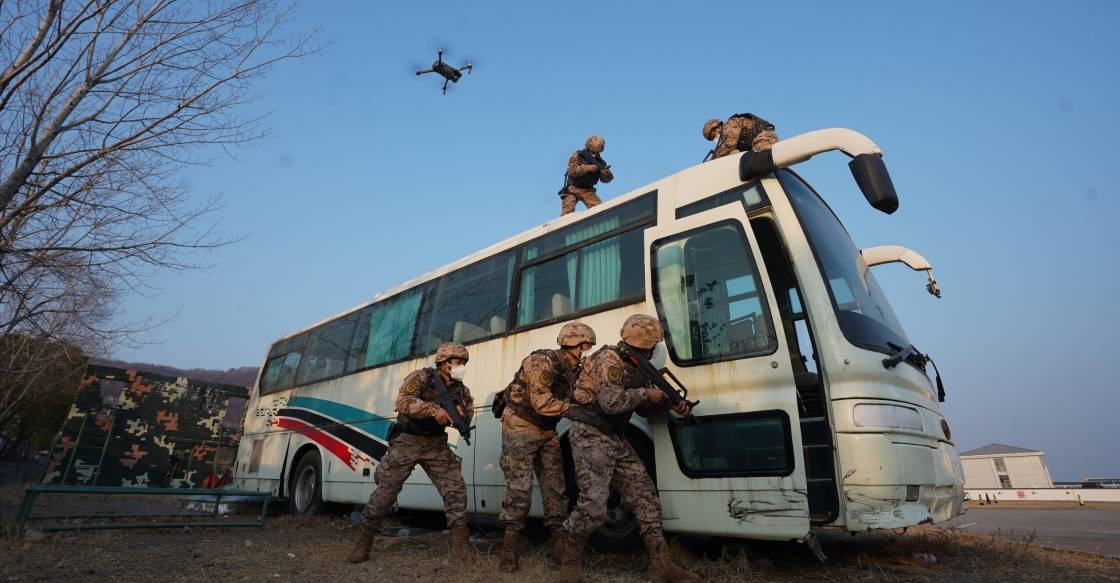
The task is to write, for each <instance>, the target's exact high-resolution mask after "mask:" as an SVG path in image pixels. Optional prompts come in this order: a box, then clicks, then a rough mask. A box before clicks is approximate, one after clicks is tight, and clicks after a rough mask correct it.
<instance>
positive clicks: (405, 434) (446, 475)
mask: <svg viewBox="0 0 1120 583" xmlns="http://www.w3.org/2000/svg"><path fill="white" fill-rule="evenodd" d="M469 359H470V356H469V355H468V354H467V347H466V346H463V345H462V344H456V343H453V342H444V343H443V344H441V345H440V347H439V350H437V351H436V358H435V364H436V366H435V367H434V368H423V369H420V370H417V371H413V372H412V373H410V374H409V375H408V376H407V377H405V379H404V383H402V384H401V389H400V393H399V394H398V395H397V403H396V409H397V426H398V427H399V431H400V433H399V434H397V435H395V436H394V437H392V439H391V440H390V441H389V449H388V451H386V452H385V455H384V456H382V458H381V462H380V463H378V464H377V470H375V471H374V474H373V480H374V481H375V482H376V483H377V489H376V490H374V491H373V493H372V494H370V496H369V503H367V504H366V507H365V508H364V509H362V526H361V531H360V533H359V535H358V544H357V546H355V547H354V550H353V551H351V552H350V555H349V556H348V557H347V560H349V561H350V562H351V563H361V562H362V561H365V560H366V559H368V558H369V548H370V546H371V545H372V544H373V539H374V537H376V536H377V533H378V532H379V531H380V530H381V519H382V517H383V516H385V514H386V513H387V512H388V511H389V508H391V507H392V506H393V503H395V502H396V501H397V495H398V494H400V491H401V486H403V485H404V481H405V480H406V479H408V476H409V474H411V473H412V469H413V468H415V467H416V464H420V467H422V468H424V472H425V473H427V474H428V478H429V479H431V480H432V484H433V485H435V487H436V490H437V491H439V494H440V496H442V497H443V511H444V514H445V515H446V516H447V527H448V528H450V529H451V557H452V558H453V559H455V560H457V561H462V560H465V559H466V558H467V557H468V556H469V555H470V549H469V547H468V546H467V538H468V537H469V535H470V531H469V530H468V529H467V486H466V483H465V482H464V481H463V466H462V461H461V460H460V459H459V458H457V457H455V455H454V454H452V453H451V449H450V448H449V447H448V446H447V432H446V429H445V427H446V426H447V425H450V424H451V416H450V415H448V414H447V412H446V411H444V410H443V408H442V407H440V406H439V404H438V403H437V402H436V389H435V387H433V386H432V382H433V378H432V375H436V374H438V375H440V378H442V379H443V382H444V384H445V385H446V386H447V390H448V391H449V392H450V393H451V394H452V395H454V396H456V397H458V398H459V400H460V402H461V403H462V404H463V408H462V409H463V410H461V411H459V413H460V414H461V415H462V416H463V418H465V419H466V420H467V422H468V423H470V420H471V418H472V417H473V416H474V399H473V398H471V392H470V390H469V389H468V388H467V387H466V385H464V384H463V383H462V382H461V381H462V379H463V375H464V374H465V373H466V369H467V366H466V365H467V360H469Z"/></svg>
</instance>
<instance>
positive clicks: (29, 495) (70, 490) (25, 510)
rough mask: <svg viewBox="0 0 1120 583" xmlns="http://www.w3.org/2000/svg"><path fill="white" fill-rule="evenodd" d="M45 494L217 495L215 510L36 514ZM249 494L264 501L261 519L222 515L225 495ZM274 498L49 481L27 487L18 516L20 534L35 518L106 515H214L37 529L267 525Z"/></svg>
mask: <svg viewBox="0 0 1120 583" xmlns="http://www.w3.org/2000/svg"><path fill="white" fill-rule="evenodd" d="M41 494H107V495H111V494H131V495H151V496H192V495H201V496H212V497H213V498H214V512H213V513H212V514H204V513H198V514H51V515H41V516H32V515H31V509H32V508H33V507H34V505H35V499H36V498H37V497H38V496H39V495H41ZM229 496H249V497H253V498H257V499H259V500H260V501H261V514H260V519H258V520H241V521H222V520H220V519H219V516H220V514H219V512H220V509H221V501H222V498H223V497H229ZM270 502H272V495H271V494H268V493H264V494H262V493H260V492H250V491H247V490H207V489H203V488H99V487H91V486H56V485H49V484H34V485H31V486H28V487H27V489H26V490H25V491H24V495H23V503H21V504H20V507H19V514H18V515H17V518H16V535H17V536H18V535H20V534H22V533H23V530H24V528H25V527H26V525H27V522H29V521H33V520H71V519H75V518H81V519H106V518H175V517H179V518H192V517H200V516H208V515H209V516H213V517H214V520H212V521H193V522H110V523H99V524H45V525H42V526H38V527H36V530H40V531H44V532H51V531H59V530H106V529H117V528H184V527H191V528H195V527H229V528H235V527H251V526H255V527H258V528H260V527H263V526H264V520H265V517H266V516H267V515H268V505H269V503H270Z"/></svg>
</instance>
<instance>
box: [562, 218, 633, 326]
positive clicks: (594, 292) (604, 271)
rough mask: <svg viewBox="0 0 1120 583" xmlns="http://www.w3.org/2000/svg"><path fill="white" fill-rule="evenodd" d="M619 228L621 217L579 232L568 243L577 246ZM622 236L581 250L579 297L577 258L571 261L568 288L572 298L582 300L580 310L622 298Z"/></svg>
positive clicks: (569, 263)
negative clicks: (578, 243)
mask: <svg viewBox="0 0 1120 583" xmlns="http://www.w3.org/2000/svg"><path fill="white" fill-rule="evenodd" d="M617 228H618V217H610V218H609V219H607V220H603V221H598V222H596V223H592V224H590V225H587V227H586V228H583V229H577V230H575V231H573V232H572V233H570V234H569V235H568V236H567V237H566V241H565V242H566V243H569V244H573V243H576V242H578V241H583V240H584V239H590V238H592V237H596V236H598V235H601V234H603V233H606V232H609V231H613V230H615V229H617ZM619 242H620V238H619V237H611V238H610V239H607V240H605V241H600V242H598V243H595V244H594V245H590V246H588V247H585V248H583V249H582V250H580V254H579V255H580V256H579V260H578V263H579V264H582V265H580V266H578V267H579V269H580V270H582V274H581V275H582V277H581V278H580V281H579V295H578V296H577V295H576V269H577V261H576V258H575V256H573V257H571V258H570V259H569V260H568V282H569V283H568V285H569V289H571V292H572V297H573V298H577V297H578V300H579V303H578V306H579V309H583V308H587V307H591V306H597V305H599V304H604V303H607V302H609V301H613V300H615V299H618V291H619V283H620V278H621V277H622V257H621V253H620V252H619V250H620V249H619V247H620V246H619Z"/></svg>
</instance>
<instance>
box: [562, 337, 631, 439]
mask: <svg viewBox="0 0 1120 583" xmlns="http://www.w3.org/2000/svg"><path fill="white" fill-rule="evenodd" d="M603 350H610V351H611V352H614V353H615V354H617V355H618V357H619V359H620V360H622V362H623V367H624V369H623V370H624V371H625V372H624V373H623V374H625V375H626V376H625V379H624V380H625V381H626V382H625V384H624V386H625V388H627V389H637V388H641V387H644V386H645V385H646V381H645V379H644V378H643V377H642V376H641V375H640V374H635V373H634V371H630V370H628V368H626V367H627V365H626V363H627V362H629V360H628V359H627V358H626V355H624V354H622V352H621V351H620V350H619V349H618V347H617V346H610V345H607V346H604V347H602V348H600V349H599V351H603ZM592 358H594V357H592ZM597 396H598V395H596V397H597ZM633 414H634V411H627V412H625V413H617V414H615V415H608V414H607V413H606V412H605V411H603V408H602V407H600V406H599V400H598V398H596V399H593V400H592V401H591V402H590V403H577V402H576V401H575V389H574V387H573V390H572V406H571V407H570V408H569V409H568V419H571V420H572V421H579V422H580V423H586V424H588V425H590V426H592V427H594V428H595V429H598V430H599V431H602V432H603V433H606V434H613V435H625V434H626V427H627V426H629V425H630V417H631V416H633Z"/></svg>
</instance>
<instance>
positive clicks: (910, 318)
mask: <svg viewBox="0 0 1120 583" xmlns="http://www.w3.org/2000/svg"><path fill="white" fill-rule="evenodd" d="M787 4H788V3H765V4H763V3H746V2H727V3H718V2H703V3H700V2H688V3H684V2H681V3H672V4H669V3H665V4H662V5H659V6H657V7H649V6H647V5H646V4H645V3H638V2H604V3H586V4H571V3H564V4H557V5H555V6H554V7H543V6H537V5H536V3H508V4H491V5H487V6H468V5H467V3H448V4H438V3H421V2H414V3H392V4H388V3H378V4H374V3H370V2H345V3H344V2H334V3H329V8H328V3H319V2H308V3H307V4H306V5H305V6H303V7H302V8H301V9H300V11H299V14H298V18H297V20H296V21H295V22H293V23H292V28H293V30H300V29H309V28H312V27H314V26H321V32H320V39H321V40H322V41H324V42H325V43H328V44H329V46H328V47H327V48H326V49H325V50H324V51H323V52H322V53H320V54H318V55H316V56H313V57H311V58H308V59H306V60H303V61H301V62H296V63H288V64H285V65H282V66H281V67H279V68H278V69H277V70H276V71H275V72H274V73H273V74H272V75H271V76H270V77H268V78H266V79H265V80H263V81H262V82H261V83H260V84H259V85H258V89H259V93H260V99H258V100H257V101H256V102H255V103H254V104H253V106H252V107H251V108H249V109H248V110H247V111H251V112H257V111H269V112H271V115H270V118H269V125H270V126H271V128H272V132H273V137H272V138H271V139H270V140H268V141H266V142H262V143H259V144H257V145H255V146H254V147H251V148H248V149H245V150H242V151H239V152H237V154H236V159H230V158H226V157H219V158H218V159H216V160H215V162H214V163H213V164H211V165H209V166H206V167H196V168H191V169H189V170H188V171H186V172H185V174H184V179H185V180H187V181H188V183H189V185H190V187H191V189H192V191H193V192H194V193H195V195H197V197H198V198H199V199H200V200H203V199H205V198H207V197H210V196H213V195H221V196H222V197H223V199H224V201H225V202H226V207H225V209H224V210H223V212H222V214H221V217H220V218H221V224H220V226H219V231H220V233H222V234H224V235H227V236H230V237H244V240H243V241H242V242H240V243H238V244H237V245H234V246H231V247H227V248H224V249H222V250H220V251H218V252H215V253H213V254H209V255H200V256H198V257H196V259H197V260H199V261H202V262H206V263H213V264H215V266H214V267H212V268H210V269H207V270H205V271H198V272H188V273H181V274H177V273H171V274H165V275H163V276H161V277H160V278H159V279H158V280H157V281H156V282H155V283H156V284H157V285H158V286H159V288H160V290H159V292H158V295H156V296H155V297H153V298H139V297H138V298H132V299H130V300H129V302H128V303H127V305H126V309H127V314H126V315H127V316H128V317H133V318H135V317H144V316H155V317H162V316H167V315H170V314H177V315H176V316H175V318H174V319H173V320H172V321H171V322H170V323H168V324H167V325H165V326H163V327H161V328H159V329H158V330H156V331H154V332H153V333H152V334H150V335H149V336H148V337H147V339H148V341H149V342H150V344H147V345H145V346H143V347H141V348H139V349H136V350H124V351H121V352H119V353H118V354H117V356H119V357H122V358H127V359H131V360H143V361H150V362H160V363H165V364H170V365H175V366H182V367H196V366H197V367H212V368H225V367H234V366H247V365H252V366H256V365H259V363H260V361H261V359H262V356H263V353H264V351H265V350H266V349H267V345H268V344H269V343H270V341H271V340H272V339H274V338H276V337H277V336H280V335H282V334H285V333H287V332H290V331H292V330H294V329H296V328H299V327H302V326H305V325H307V324H309V323H311V322H314V321H317V320H319V319H321V318H324V317H326V316H328V315H331V314H333V313H336V312H339V311H341V310H344V309H346V308H349V307H351V306H354V305H356V304H358V303H360V302H362V301H364V300H365V299H367V298H369V297H370V296H372V295H373V294H374V293H376V292H377V291H379V290H381V289H384V288H387V287H390V286H392V285H395V284H397V283H399V282H401V281H403V280H405V279H408V278H410V277H413V276H415V275H419V274H420V273H423V272H425V271H428V270H430V269H432V268H435V267H438V266H440V265H443V264H445V263H447V262H449V261H451V260H454V259H457V258H459V257H462V256H464V255H466V254H469V253H471V252H473V251H475V250H478V249H480V248H482V247H484V246H486V245H489V244H491V243H494V242H496V241H498V240H501V239H503V238H505V237H507V236H509V235H512V234H515V233H517V232H520V231H522V230H524V229H526V228H528V227H530V226H532V225H535V224H538V223H540V222H543V221H544V220H546V219H548V218H549V217H552V216H554V215H555V214H556V212H557V210H558V200H557V197H556V196H555V194H554V193H555V192H556V189H557V188H558V187H559V183H560V181H561V179H562V173H563V164H564V162H565V160H566V157H567V156H568V155H569V154H570V153H571V151H572V150H574V149H576V148H578V147H579V146H580V145H581V144H582V142H583V140H584V138H585V137H586V136H587V135H588V134H590V133H601V134H603V135H604V136H605V137H606V139H607V150H606V153H605V157H606V158H607V160H608V161H609V162H610V163H611V164H612V165H613V168H614V170H615V175H616V180H615V182H614V183H612V184H610V185H608V186H606V187H604V188H603V189H601V191H600V195H602V196H604V197H605V198H608V199H609V198H612V197H614V196H616V195H618V194H620V193H622V192H626V191H628V190H630V189H631V188H635V187H637V186H639V185H641V184H644V183H646V182H649V181H652V180H656V179H658V178H660V177H662V176H665V175H668V174H671V173H673V172H675V171H677V170H680V169H682V168H684V167H687V166H690V165H692V164H695V163H696V162H697V161H698V160H699V159H700V158H701V157H702V156H703V155H704V153H705V152H706V151H707V148H708V147H709V146H710V144H709V143H708V142H705V141H704V140H703V138H701V136H700V126H701V124H702V123H703V122H704V120H706V119H707V118H709V117H713V116H724V115H727V114H730V113H734V112H738V111H751V112H754V113H756V114H758V115H761V116H763V117H765V118H766V119H768V120H770V121H771V122H773V123H774V124H775V125H776V126H777V129H778V132H779V134H780V135H783V136H791V135H794V134H797V133H801V132H804V131H809V130H814V129H819V128H823V127H837V126H839V127H850V128H853V129H856V130H859V131H861V132H864V133H865V134H867V135H868V136H870V137H871V138H872V139H873V140H875V141H876V142H877V143H878V144H879V145H880V146H881V147H882V148H883V150H884V152H885V159H886V160H887V163H888V166H889V167H890V169H891V172H892V175H893V177H894V181H895V185H896V187H897V189H898V191H899V194H900V198H901V201H902V202H901V208H900V210H899V211H898V212H897V213H895V214H894V215H892V216H886V215H883V214H880V213H878V212H876V211H874V210H872V209H871V208H870V207H868V206H867V204H866V203H865V202H863V200H862V196H861V195H860V194H859V192H858V190H857V189H856V188H855V186H854V185H853V183H852V180H851V176H850V174H849V173H848V170H847V168H846V164H845V159H843V158H842V157H841V156H839V155H829V156H823V157H821V158H819V159H816V160H813V161H811V162H809V163H807V164H805V165H804V166H803V167H802V168H801V172H802V174H803V175H804V176H805V177H806V178H807V179H808V180H809V181H810V182H811V183H813V184H814V185H815V186H816V187H817V189H818V190H820V191H821V192H822V194H824V195H825V197H826V198H827V200H828V201H829V203H830V204H831V205H832V206H833V208H834V209H835V210H836V212H837V213H838V214H839V215H840V217H841V219H842V220H843V221H844V222H845V224H846V226H847V227H848V229H849V231H850V232H851V233H852V235H853V238H854V239H855V240H856V243H857V244H858V245H860V246H861V247H868V246H873V245H880V244H902V245H906V246H908V247H911V248H914V249H916V250H918V251H920V252H921V253H923V254H924V255H925V256H926V257H927V258H929V259H930V260H931V261H932V262H933V264H934V267H935V272H936V274H937V275H938V278H939V280H940V281H941V283H942V287H943V289H944V299H942V300H940V301H938V300H935V299H933V298H932V297H931V296H929V295H927V294H926V293H925V292H924V290H923V278H922V276H921V275H919V274H916V273H913V272H910V271H909V270H907V269H906V268H904V267H901V266H895V267H886V268H880V271H879V272H878V276H879V279H880V282H881V283H882V285H883V287H884V288H885V289H886V291H887V293H888V295H889V296H890V297H891V298H892V302H893V304H894V307H895V311H896V312H897V313H898V315H899V318H900V319H901V320H902V322H903V324H904V326H905V327H906V328H907V332H908V334H909V336H910V338H911V340H912V341H914V342H915V344H916V345H917V346H918V347H919V348H921V349H922V350H924V351H926V352H929V353H931V354H932V355H934V356H935V357H936V359H937V362H938V364H939V366H940V367H941V371H942V374H943V375H944V378H945V381H946V384H947V389H948V392H949V399H948V402H947V403H945V405H944V409H945V413H946V415H947V416H948V418H949V421H950V423H951V424H952V426H953V428H954V433H955V435H956V436H957V438H958V445H959V446H960V447H961V448H962V450H963V449H970V448H973V447H978V446H981V445H984V444H986V443H988V442H993V441H995V442H1002V443H1007V444H1010V445H1017V446H1023V447H1029V448H1037V449H1041V450H1044V451H1045V452H1046V453H1047V459H1048V462H1049V464H1050V467H1051V471H1052V474H1053V476H1054V478H1055V479H1059V480H1060V479H1077V478H1079V477H1081V476H1083V475H1100V474H1108V475H1113V476H1116V475H1120V449H1118V448H1117V447H1115V444H1116V441H1117V438H1116V431H1115V429H1114V426H1115V415H1116V413H1117V412H1120V390H1118V389H1120V387H1118V383H1117V381H1116V380H1115V377H1114V376H1113V375H1114V369H1113V368H1112V366H1111V361H1112V360H1115V359H1116V356H1115V355H1114V349H1115V347H1116V345H1117V340H1118V338H1117V336H1118V334H1117V332H1116V326H1117V324H1118V323H1120V317H1118V316H1120V309H1118V308H1117V304H1116V301H1115V300H1116V298H1117V297H1120V277H1118V276H1117V270H1116V267H1115V262H1114V261H1113V258H1112V257H1111V256H1110V253H1113V252H1115V251H1116V250H1117V249H1120V234H1118V232H1120V228H1118V227H1117V225H1116V224H1115V223H1116V220H1117V218H1118V217H1120V213H1118V212H1117V211H1118V210H1120V202H1118V198H1117V188H1116V186H1115V185H1114V180H1113V178H1112V175H1111V170H1112V169H1113V168H1114V167H1115V166H1116V164H1117V162H1116V160H1115V157H1116V155H1117V153H1118V152H1117V147H1116V136H1117V132H1118V131H1120V123H1118V116H1120V113H1118V108H1117V105H1116V104H1117V103H1120V96H1118V95H1117V93H1118V88H1120V87H1118V80H1120V79H1118V77H1120V74H1118V73H1117V71H1118V70H1120V67H1117V63H1116V58H1117V55H1120V41H1118V40H1117V37H1116V35H1115V31H1114V30H1113V26H1114V24H1115V23H1116V22H1117V21H1118V17H1120V4H1116V3H1112V2H1096V3H1090V2H1084V3H1076V4H1073V5H1072V6H1062V7H1058V6H1057V5H1054V4H1053V3H1041V2H984V3H935V4H922V5H919V4H914V3H895V2H883V3H858V2H857V3H842V4H841V3H825V2H809V3H805V4H802V5H799V6H788V5H787ZM779 5H781V7H778V6H779ZM440 45H445V46H447V47H448V48H449V49H451V52H450V53H449V55H448V60H449V61H451V62H453V63H455V62H458V61H460V59H465V58H470V59H472V60H474V62H475V63H476V64H477V68H476V70H475V73H474V74H473V75H472V76H470V77H468V78H466V79H465V81H463V82H461V83H460V84H459V85H458V86H455V87H453V90H452V91H451V92H449V94H448V95H447V96H443V95H440V92H439V83H438V80H437V79H436V78H433V77H424V78H419V79H417V78H415V77H414V76H413V75H412V73H411V68H412V67H414V66H415V65H420V64H427V63H430V62H431V60H432V59H433V56H434V51H435V48H436V47H437V46H440Z"/></svg>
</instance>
